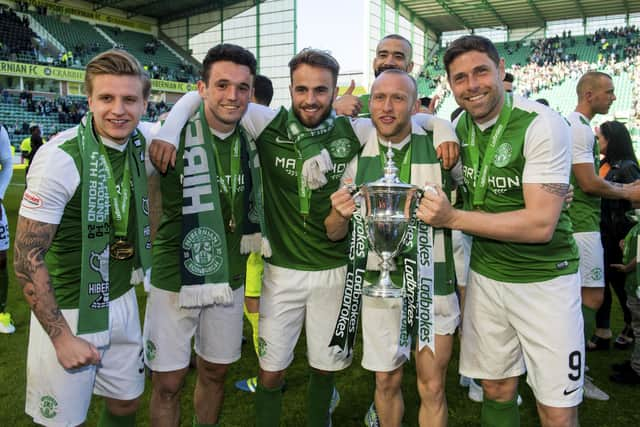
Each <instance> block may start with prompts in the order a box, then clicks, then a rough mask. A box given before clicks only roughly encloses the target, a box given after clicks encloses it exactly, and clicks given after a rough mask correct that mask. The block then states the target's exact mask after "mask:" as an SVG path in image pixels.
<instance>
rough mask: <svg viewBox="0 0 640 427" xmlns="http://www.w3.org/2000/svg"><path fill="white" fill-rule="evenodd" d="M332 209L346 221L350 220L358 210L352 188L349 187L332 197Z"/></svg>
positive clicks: (343, 188)
mask: <svg viewBox="0 0 640 427" xmlns="http://www.w3.org/2000/svg"><path fill="white" fill-rule="evenodd" d="M331 207H332V208H333V209H334V210H335V211H336V212H337V213H338V214H339V215H340V216H341V217H342V218H344V219H350V218H351V216H352V215H353V211H355V210H356V202H355V200H354V197H353V191H352V188H351V186H349V185H347V186H344V187H342V188H341V189H339V190H338V191H336V192H335V193H333V194H332V195H331Z"/></svg>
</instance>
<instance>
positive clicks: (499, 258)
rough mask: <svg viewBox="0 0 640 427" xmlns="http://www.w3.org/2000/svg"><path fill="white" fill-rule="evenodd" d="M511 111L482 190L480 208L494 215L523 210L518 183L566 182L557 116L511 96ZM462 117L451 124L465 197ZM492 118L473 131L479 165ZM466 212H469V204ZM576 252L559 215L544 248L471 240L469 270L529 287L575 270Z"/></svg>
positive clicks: (566, 141) (467, 163) (470, 169)
mask: <svg viewBox="0 0 640 427" xmlns="http://www.w3.org/2000/svg"><path fill="white" fill-rule="evenodd" d="M513 100H514V102H513V111H512V113H511V117H510V119H509V122H508V124H507V127H506V129H505V131H504V134H503V135H502V139H501V140H500V141H499V142H498V144H497V147H496V153H495V157H494V160H493V162H492V163H491V165H490V167H489V176H488V188H487V192H486V197H485V201H484V206H483V207H482V210H484V211H486V212H489V213H500V212H508V211H515V210H518V209H523V208H524V206H525V203H524V195H523V184H534V183H535V184H538V183H539V184H543V183H566V184H568V183H569V175H570V172H571V149H570V147H571V140H570V132H569V127H568V126H567V124H566V122H565V121H564V119H563V118H562V117H560V115H558V114H557V113H555V112H554V111H552V110H551V109H549V108H547V107H545V106H543V105H541V104H538V103H536V102H534V101H530V100H527V99H524V98H522V97H519V96H514V97H513ZM466 116H467V113H463V114H462V115H461V116H460V117H459V119H458V120H457V122H456V131H457V133H458V137H459V138H460V141H462V143H461V155H462V162H463V176H464V184H465V186H466V188H467V190H468V194H469V199H470V200H472V199H473V195H474V194H475V192H476V186H475V181H476V180H475V179H474V177H475V176H477V175H478V173H479V171H475V170H474V166H473V162H472V161H471V154H470V149H469V141H468V139H469V133H470V129H467V126H466ZM496 121H497V118H496V120H493V121H492V122H489V123H484V124H483V125H482V126H479V125H478V124H475V123H474V124H472V126H475V128H476V137H477V139H478V141H477V145H478V147H479V149H480V150H479V151H480V164H482V159H483V156H484V152H485V149H486V147H487V145H488V143H489V139H490V136H491V131H492V129H493V125H494V124H495V122H496ZM466 208H467V209H470V207H469V204H468V203H467V204H466ZM578 258H579V255H578V248H577V246H576V244H575V241H574V240H573V236H572V228H571V221H570V220H569V217H568V215H567V213H566V212H564V211H563V212H562V213H561V214H560V218H559V220H558V224H557V225H556V230H555V232H554V234H553V237H552V238H551V241H549V242H548V243H544V244H527V243H512V242H504V241H498V240H493V239H489V238H485V237H479V236H473V246H472V249H471V269H473V271H475V272H477V273H480V274H482V275H484V276H486V277H488V278H490V279H493V280H498V281H502V282H510V283H533V282H541V281H546V280H550V279H552V278H554V277H557V276H561V275H566V274H572V273H575V272H577V271H578Z"/></svg>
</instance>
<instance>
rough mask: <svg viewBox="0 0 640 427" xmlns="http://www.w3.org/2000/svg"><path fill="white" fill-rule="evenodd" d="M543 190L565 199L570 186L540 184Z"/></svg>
mask: <svg viewBox="0 0 640 427" xmlns="http://www.w3.org/2000/svg"><path fill="white" fill-rule="evenodd" d="M540 185H541V186H542V189H543V190H544V191H546V192H548V193H551V194H555V195H556V196H560V197H564V196H566V195H567V192H568V191H569V184H540Z"/></svg>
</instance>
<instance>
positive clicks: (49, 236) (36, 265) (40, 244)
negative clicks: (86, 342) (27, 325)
mask: <svg viewBox="0 0 640 427" xmlns="http://www.w3.org/2000/svg"><path fill="white" fill-rule="evenodd" d="M56 229H57V225H55V224H47V223H44V222H39V221H35V220H31V219H27V218H25V217H19V219H18V226H17V230H16V240H15V246H14V261H13V266H14V269H15V273H16V277H17V279H18V282H19V283H20V286H22V292H23V294H24V296H25V298H26V300H27V302H28V303H29V306H31V309H32V310H33V313H34V314H35V316H36V317H37V318H38V320H39V321H40V324H41V325H42V327H43V328H44V330H45V331H46V332H47V334H48V335H49V337H50V338H51V339H54V338H56V337H58V336H59V335H60V334H61V333H62V332H64V330H65V329H68V327H69V326H68V325H67V322H66V320H65V319H64V317H63V316H62V312H61V311H60V308H59V307H58V304H57V302H56V298H55V295H54V292H53V287H52V285H51V279H50V277H49V271H48V270H47V266H46V265H45V263H44V256H45V254H46V253H47V250H48V249H49V246H50V245H51V241H52V240H53V236H54V235H55V232H56Z"/></svg>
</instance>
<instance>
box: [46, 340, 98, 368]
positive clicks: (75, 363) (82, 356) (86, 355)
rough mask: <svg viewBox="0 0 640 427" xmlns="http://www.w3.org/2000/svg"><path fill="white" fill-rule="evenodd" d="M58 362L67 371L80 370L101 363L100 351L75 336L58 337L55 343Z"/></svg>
mask: <svg viewBox="0 0 640 427" xmlns="http://www.w3.org/2000/svg"><path fill="white" fill-rule="evenodd" d="M54 347H55V349H56V355H57V357H58V362H59V363H60V365H62V367H63V368H65V369H78V368H82V367H84V366H88V365H97V364H98V363H100V353H99V352H98V349H97V348H96V347H95V346H94V345H93V344H91V343H89V342H88V341H85V340H83V339H82V338H79V337H77V336H75V335H65V336H64V337H62V336H61V337H58V338H57V339H56V341H55V342H54Z"/></svg>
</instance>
